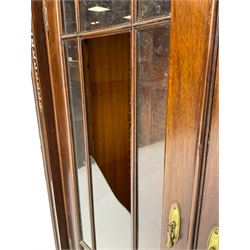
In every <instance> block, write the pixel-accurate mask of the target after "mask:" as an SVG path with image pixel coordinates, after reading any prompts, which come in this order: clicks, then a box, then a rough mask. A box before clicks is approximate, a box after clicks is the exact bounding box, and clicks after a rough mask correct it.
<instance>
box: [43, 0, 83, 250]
mask: <svg viewBox="0 0 250 250" xmlns="http://www.w3.org/2000/svg"><path fill="white" fill-rule="evenodd" d="M43 4H44V5H45V6H46V8H47V16H48V31H47V32H46V44H47V50H48V62H49V69H50V81H51V89H52V99H53V109H54V117H55V118H54V119H55V125H56V135H57V145H58V149H59V163H60V169H61V170H60V172H61V179H62V184H63V197H64V206H65V211H66V221H67V230H68V240H69V248H71V249H80V240H81V237H80V226H79V221H80V220H79V213H78V209H77V208H78V203H77V201H78V200H77V187H76V181H75V168H74V158H73V152H72V150H73V141H72V138H71V136H72V135H71V133H70V131H71V127H70V122H69V120H70V118H69V117H70V116H69V106H68V104H69V102H68V101H67V92H66V78H65V74H64V72H65V68H64V67H63V65H64V63H63V52H62V44H61V41H60V39H59V37H60V35H61V34H60V32H61V30H60V25H59V15H58V13H59V11H58V10H59V6H58V2H57V1H49V0H48V1H47V0H43Z"/></svg>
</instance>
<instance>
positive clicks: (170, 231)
mask: <svg viewBox="0 0 250 250" xmlns="http://www.w3.org/2000/svg"><path fill="white" fill-rule="evenodd" d="M175 227H176V225H175V222H174V221H173V222H171V223H169V224H168V239H167V243H166V245H167V247H168V248H171V247H173V246H174V241H175V236H174V230H175Z"/></svg>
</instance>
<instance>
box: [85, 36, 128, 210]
mask: <svg viewBox="0 0 250 250" xmlns="http://www.w3.org/2000/svg"><path fill="white" fill-rule="evenodd" d="M84 48H85V50H84V51H83V56H84V55H88V56H87V57H88V60H89V61H88V62H87V61H86V59H85V62H86V64H85V65H84V67H85V86H86V88H87V90H88V91H87V103H88V107H87V110H88V120H89V124H88V128H89V145H90V155H92V156H93V157H94V159H95V160H96V162H97V164H98V166H99V168H100V170H101V171H102V173H103V175H104V177H105V178H106V180H107V182H108V183H109V185H110V187H111V189H112V191H113V192H114V194H115V195H116V197H117V198H118V200H119V201H120V202H121V203H122V204H123V205H124V206H125V207H126V208H127V209H128V210H130V193H131V192H130V147H129V145H130V100H129V98H130V35H129V33H123V34H118V35H112V36H105V37H101V38H93V39H89V40H86V41H85V46H84Z"/></svg>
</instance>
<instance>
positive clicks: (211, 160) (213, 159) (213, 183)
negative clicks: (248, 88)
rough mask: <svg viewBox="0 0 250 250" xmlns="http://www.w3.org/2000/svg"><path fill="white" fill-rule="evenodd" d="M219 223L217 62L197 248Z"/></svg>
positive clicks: (204, 242) (199, 247) (205, 241)
mask: <svg viewBox="0 0 250 250" xmlns="http://www.w3.org/2000/svg"><path fill="white" fill-rule="evenodd" d="M215 225H219V70H218V64H217V70H216V81H215V91H214V99H213V109H212V119H211V127H210V136H209V146H208V154H207V161H206V171H205V183H204V190H203V200H202V205H201V217H200V220H199V232H198V242H197V249H206V244H207V240H208V237H209V234H210V231H211V229H212V228H213V226H215Z"/></svg>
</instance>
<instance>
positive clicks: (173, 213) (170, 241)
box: [166, 202, 181, 248]
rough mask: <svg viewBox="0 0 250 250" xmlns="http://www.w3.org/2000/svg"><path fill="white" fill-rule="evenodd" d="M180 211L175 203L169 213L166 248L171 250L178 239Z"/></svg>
mask: <svg viewBox="0 0 250 250" xmlns="http://www.w3.org/2000/svg"><path fill="white" fill-rule="evenodd" d="M180 226H181V219H180V209H179V206H178V203H177V202H173V203H172V204H171V207H170V211H169V222H168V229H167V234H168V235H167V241H166V247H167V248H172V247H173V246H174V245H175V244H176V243H177V241H178V239H179V237H180Z"/></svg>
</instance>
